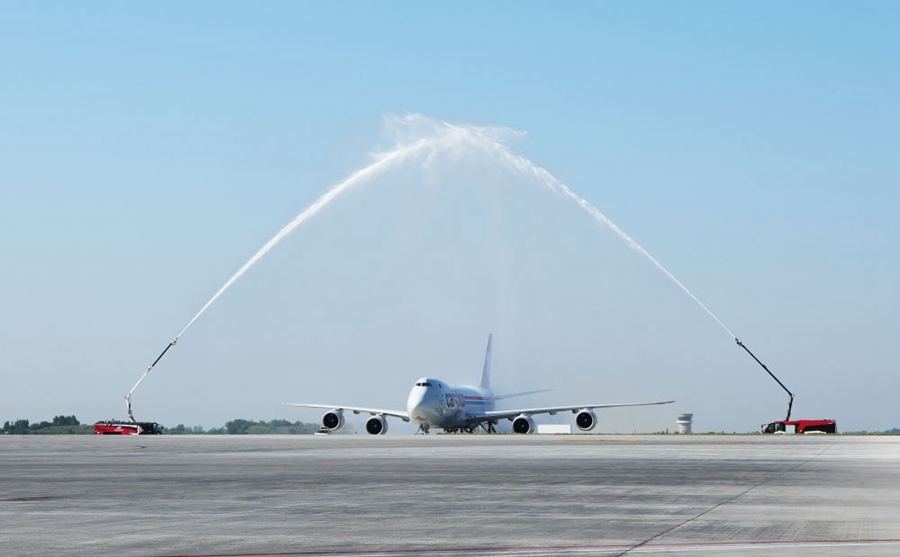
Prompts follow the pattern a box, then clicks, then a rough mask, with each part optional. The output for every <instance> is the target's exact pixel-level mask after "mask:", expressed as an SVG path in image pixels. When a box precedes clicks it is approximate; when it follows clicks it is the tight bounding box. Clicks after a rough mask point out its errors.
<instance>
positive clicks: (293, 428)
mask: <svg viewBox="0 0 900 557" xmlns="http://www.w3.org/2000/svg"><path fill="white" fill-rule="evenodd" d="M317 429H319V426H318V425H317V424H306V423H303V422H289V421H287V420H270V421H268V422H266V421H259V422H255V421H253V420H243V419H237V420H231V421H230V422H226V423H225V426H224V427H218V428H213V429H210V430H209V431H204V429H203V428H202V427H201V426H193V427H186V426H185V425H184V424H178V425H177V426H175V427H173V428H171V429H167V430H166V433H171V434H175V435H179V434H187V433H192V434H210V435H271V434H282V435H284V434H291V435H303V434H310V433H315V431H316V430H317Z"/></svg>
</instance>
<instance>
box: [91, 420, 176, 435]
mask: <svg viewBox="0 0 900 557" xmlns="http://www.w3.org/2000/svg"><path fill="white" fill-rule="evenodd" d="M162 430H163V428H162V426H161V425H159V424H158V423H156V422H124V421H123V422H117V421H113V420H110V421H106V422H97V423H95V424H94V433H95V434H97V435H159V434H160V433H162Z"/></svg>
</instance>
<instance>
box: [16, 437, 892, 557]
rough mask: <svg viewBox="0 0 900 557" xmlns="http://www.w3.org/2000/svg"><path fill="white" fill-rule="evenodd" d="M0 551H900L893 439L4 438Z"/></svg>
mask: <svg viewBox="0 0 900 557" xmlns="http://www.w3.org/2000/svg"><path fill="white" fill-rule="evenodd" d="M0 520H2V522H0V555H3V556H18V555H91V556H93V555H110V556H132V555H154V556H176V555H177V556H188V555H190V556H212V555H216V556H229V557H233V556H314V555H329V556H334V555H353V556H366V555H373V556H385V555H430V556H445V555H492V556H497V555H502V556H511V555H648V554H653V555H740V556H745V555H766V556H769V555H809V556H812V555H900V437H887V436H877V437H876V436H873V437H862V436H859V437H857V436H799V435H783V436H762V435H746V436H729V435H693V436H690V435H685V436H677V435H662V436H641V435H635V436H624V435H570V436H537V435H531V436H516V435H494V436H488V435H430V436H428V437H424V436H408V437H407V436H387V437H370V436H367V435H332V436H329V437H320V436H249V437H248V436H212V435H199V436H175V435H172V436H166V435H163V436H159V437H155V436H144V437H113V436H107V437H97V436H29V435H26V436H0Z"/></svg>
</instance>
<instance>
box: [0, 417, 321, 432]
mask: <svg viewBox="0 0 900 557" xmlns="http://www.w3.org/2000/svg"><path fill="white" fill-rule="evenodd" d="M318 428H319V426H318V424H307V423H303V422H289V421H287V420H270V421H268V422H266V421H259V422H256V421H253V420H242V419H238V420H231V421H230V422H226V423H225V426H224V427H217V428H213V429H210V430H208V431H207V430H204V429H203V427H202V426H192V427H188V426H185V425H184V424H178V425H177V426H175V427H173V428H163V432H164V433H166V434H171V435H185V434H193V435H199V434H207V435H266V434H282V435H284V434H295V435H296V434H299V435H302V434H311V433H315V431H316V430H317V429H318ZM2 433H3V434H4V435H28V434H41V435H53V434H57V435H60V434H91V433H94V426H93V424H82V423H81V422H79V421H78V418H76V417H75V416H56V417H55V418H53V421H52V422H46V421H45V422H39V423H34V424H33V423H30V422H29V421H28V420H14V421H7V422H5V423H4V424H3V430H2Z"/></svg>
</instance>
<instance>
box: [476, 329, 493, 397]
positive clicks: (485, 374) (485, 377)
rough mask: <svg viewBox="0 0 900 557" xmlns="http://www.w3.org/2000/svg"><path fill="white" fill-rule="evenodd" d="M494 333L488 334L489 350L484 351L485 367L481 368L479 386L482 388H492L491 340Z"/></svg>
mask: <svg viewBox="0 0 900 557" xmlns="http://www.w3.org/2000/svg"><path fill="white" fill-rule="evenodd" d="M493 336H494V335H493V334H489V335H488V345H487V351H486V352H485V353H484V367H483V368H481V383H480V384H479V387H481V388H482V389H490V388H491V340H492V338H493Z"/></svg>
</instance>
